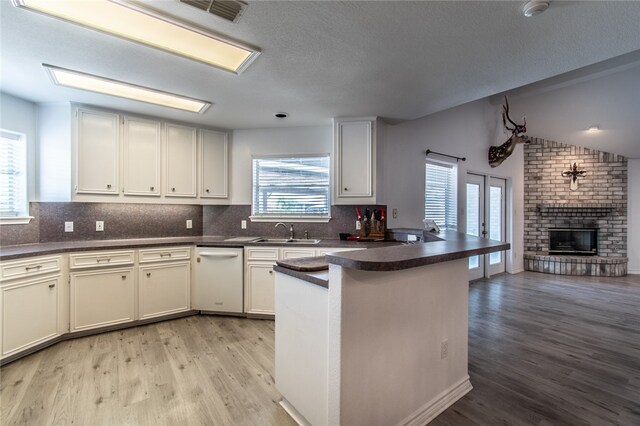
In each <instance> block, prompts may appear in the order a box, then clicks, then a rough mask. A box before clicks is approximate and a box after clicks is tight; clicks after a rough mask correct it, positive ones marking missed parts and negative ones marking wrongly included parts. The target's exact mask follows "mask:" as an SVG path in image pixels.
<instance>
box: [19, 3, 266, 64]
mask: <svg viewBox="0 0 640 426" xmlns="http://www.w3.org/2000/svg"><path fill="white" fill-rule="evenodd" d="M12 1H13V4H14V5H15V6H18V7H23V8H26V9H30V10H33V11H37V12H41V13H44V14H46V15H50V16H53V17H56V18H60V19H63V20H65V21H69V22H73V23H75V24H80V25H83V26H85V27H89V28H92V29H96V30H98V31H102V32H105V33H108V34H112V35H115V36H118V37H121V38H124V39H127V40H131V41H135V42H137V43H142V44H145V45H147V46H151V47H155V48H157V49H161V50H165V51H167V52H170V53H174V54H176V55H181V56H184V57H186V58H189V59H193V60H196V61H199V62H203V63H205V64H209V65H213V66H215V67H218V68H221V69H224V70H227V71H231V72H234V73H240V72H241V71H242V70H244V69H245V68H246V67H247V66H248V65H249V64H250V63H251V62H252V61H253V60H254V59H255V58H256V57H257V56H258V55H259V54H260V51H259V50H258V49H256V48H253V47H251V46H247V45H244V44H241V43H238V42H235V41H231V40H228V39H225V38H224V37H222V36H220V35H218V34H215V33H213V32H210V31H208V30H206V29H203V28H200V27H197V26H196V25H195V24H193V23H190V22H185V21H181V20H179V19H178V18H175V17H172V16H170V15H167V14H164V13H162V12H160V11H158V10H156V9H152V8H150V7H148V6H146V5H142V4H139V3H133V2H130V1H126V0H111V1H109V0H91V1H87V0H55V1H52V0H12Z"/></svg>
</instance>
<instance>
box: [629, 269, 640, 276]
mask: <svg viewBox="0 0 640 426" xmlns="http://www.w3.org/2000/svg"><path fill="white" fill-rule="evenodd" d="M627 274H631V275H638V274H640V269H629V270H628V271H627Z"/></svg>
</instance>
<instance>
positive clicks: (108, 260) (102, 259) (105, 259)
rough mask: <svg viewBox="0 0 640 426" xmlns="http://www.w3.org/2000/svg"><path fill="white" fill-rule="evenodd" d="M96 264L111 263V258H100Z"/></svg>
mask: <svg viewBox="0 0 640 426" xmlns="http://www.w3.org/2000/svg"><path fill="white" fill-rule="evenodd" d="M96 262H98V263H100V262H107V263H109V262H111V258H110V257H99V258H97V259H96Z"/></svg>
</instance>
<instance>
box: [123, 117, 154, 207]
mask: <svg viewBox="0 0 640 426" xmlns="http://www.w3.org/2000/svg"><path fill="white" fill-rule="evenodd" d="M123 122H124V129H123V151H124V194H125V195H150V196H160V166H161V163H160V152H161V146H162V145H161V141H162V138H161V126H162V125H161V123H160V122H159V121H152V120H145V119H142V118H135V117H128V116H125V117H124V120H123Z"/></svg>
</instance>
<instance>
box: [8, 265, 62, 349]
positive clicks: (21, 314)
mask: <svg viewBox="0 0 640 426" xmlns="http://www.w3.org/2000/svg"><path fill="white" fill-rule="evenodd" d="M59 287H60V276H54V277H45V278H39V279H35V280H23V281H18V282H16V283H14V284H11V285H7V286H5V287H3V288H2V357H5V356H9V355H11V354H13V353H16V352H19V351H22V350H24V349H27V348H29V347H31V346H35V345H37V344H39V343H42V342H45V341H47V340H49V339H51V338H53V337H56V336H58V331H57V330H58V326H57V321H58V288H59Z"/></svg>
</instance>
